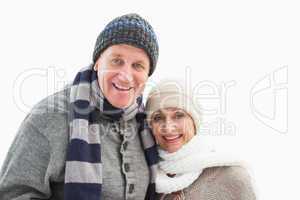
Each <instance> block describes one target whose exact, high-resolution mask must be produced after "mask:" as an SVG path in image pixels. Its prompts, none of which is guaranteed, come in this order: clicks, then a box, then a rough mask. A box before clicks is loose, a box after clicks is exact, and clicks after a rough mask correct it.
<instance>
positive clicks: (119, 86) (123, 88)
mask: <svg viewBox="0 0 300 200" xmlns="http://www.w3.org/2000/svg"><path fill="white" fill-rule="evenodd" d="M115 86H116V87H117V88H118V89H120V90H130V89H131V88H130V87H124V86H121V85H118V84H116V83H115Z"/></svg>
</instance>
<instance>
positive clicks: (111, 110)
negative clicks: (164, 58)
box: [64, 65, 158, 200]
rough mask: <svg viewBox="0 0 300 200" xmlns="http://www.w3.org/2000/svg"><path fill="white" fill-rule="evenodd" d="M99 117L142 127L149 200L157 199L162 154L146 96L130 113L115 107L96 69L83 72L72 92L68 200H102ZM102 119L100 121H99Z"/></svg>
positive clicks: (66, 186) (80, 73)
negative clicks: (148, 114)
mask: <svg viewBox="0 0 300 200" xmlns="http://www.w3.org/2000/svg"><path fill="white" fill-rule="evenodd" d="M99 114H101V115H102V116H104V117H106V118H108V119H109V120H111V121H112V122H113V121H119V120H121V119H122V120H124V121H127V120H130V119H133V118H134V117H135V118H136V121H137V123H138V124H139V128H138V134H139V137H140V139H141V141H142V144H143V148H144V153H145V158H146V161H147V164H148V166H149V168H150V174H151V178H150V183H149V185H148V189H147V193H146V197H145V199H154V195H155V178H156V171H157V163H158V153H157V149H156V147H155V142H154V139H153V136H152V134H151V133H150V129H149V127H148V125H147V122H146V115H145V112H144V107H143V104H142V96H140V97H138V98H137V101H136V102H135V103H134V104H133V105H131V106H129V107H128V108H126V109H118V108H115V107H113V106H112V105H111V104H110V103H109V102H108V101H107V99H106V98H104V96H103V94H102V92H101V89H100V88H99V85H98V77H97V72H96V71H94V70H93V65H90V66H88V67H86V68H83V69H81V70H80V71H79V72H78V73H77V75H76V77H75V79H74V81H73V84H72V86H71V92H70V122H69V128H70V141H69V144H68V149H67V160H66V168H65V187H64V199H65V200H101V187H102V161H101V141H100V133H99V132H100V124H99V122H98V120H97V118H98V117H99ZM97 116H98V117H97Z"/></svg>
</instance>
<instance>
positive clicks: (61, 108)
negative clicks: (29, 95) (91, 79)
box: [30, 85, 70, 115]
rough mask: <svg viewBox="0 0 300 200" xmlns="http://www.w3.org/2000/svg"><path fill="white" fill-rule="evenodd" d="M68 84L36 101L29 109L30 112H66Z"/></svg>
mask: <svg viewBox="0 0 300 200" xmlns="http://www.w3.org/2000/svg"><path fill="white" fill-rule="evenodd" d="M69 99H70V86H69V85H67V86H65V87H64V88H63V89H61V90H60V91H58V92H56V93H54V94H51V95H49V96H47V97H45V98H44V99H42V100H41V101H40V102H38V103H37V104H36V105H35V106H34V107H33V108H32V110H31V112H30V113H31V114H41V115H43V114H54V113H61V114H66V113H68V111H69V104H70V103H69V102H70V100H69Z"/></svg>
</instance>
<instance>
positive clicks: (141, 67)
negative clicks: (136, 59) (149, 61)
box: [133, 63, 145, 70]
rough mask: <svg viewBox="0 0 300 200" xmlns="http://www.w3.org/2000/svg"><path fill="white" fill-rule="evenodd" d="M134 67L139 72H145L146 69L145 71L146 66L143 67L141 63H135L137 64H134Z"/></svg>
mask: <svg viewBox="0 0 300 200" xmlns="http://www.w3.org/2000/svg"><path fill="white" fill-rule="evenodd" d="M133 67H134V68H135V69H137V70H144V69H145V67H144V65H142V64H140V63H135V64H133Z"/></svg>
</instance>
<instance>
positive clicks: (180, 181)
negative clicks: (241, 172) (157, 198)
mask: <svg viewBox="0 0 300 200" xmlns="http://www.w3.org/2000/svg"><path fill="white" fill-rule="evenodd" d="M158 152H159V157H160V159H161V161H160V162H159V170H158V172H157V177H156V181H155V183H156V192H157V193H164V194H169V193H172V192H176V191H179V190H182V189H184V188H187V187H188V186H189V185H191V184H192V183H193V182H194V181H195V180H196V179H197V178H198V177H199V176H200V174H201V173H202V171H203V170H204V169H205V168H208V167H217V166H234V165H243V162H241V161H240V160H238V159H236V158H234V157H232V156H229V155H221V154H217V153H216V152H214V150H213V149H212V148H211V147H209V146H208V145H206V141H205V140H204V139H203V137H201V135H200V134H196V135H195V136H194V137H193V138H192V139H191V140H190V141H189V142H188V143H186V144H185V145H183V146H182V147H181V148H180V149H179V150H178V151H176V152H174V153H168V152H167V151H164V150H162V149H160V148H158ZM167 174H176V175H175V176H174V177H169V176H167Z"/></svg>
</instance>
